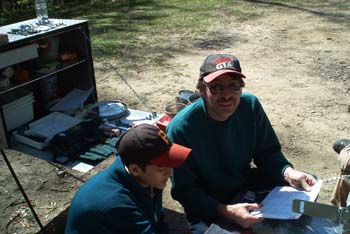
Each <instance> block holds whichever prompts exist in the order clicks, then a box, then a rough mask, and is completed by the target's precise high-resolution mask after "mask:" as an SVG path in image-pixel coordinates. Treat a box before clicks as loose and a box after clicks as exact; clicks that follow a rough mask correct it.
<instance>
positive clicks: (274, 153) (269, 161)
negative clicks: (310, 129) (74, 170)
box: [254, 99, 292, 179]
mask: <svg viewBox="0 0 350 234" xmlns="http://www.w3.org/2000/svg"><path fill="white" fill-rule="evenodd" d="M254 112H255V117H256V150H255V156H254V163H255V164H256V165H257V167H258V168H260V169H261V170H262V171H263V172H264V173H266V174H267V175H269V176H271V177H273V178H281V179H283V171H284V170H285V168H286V167H288V166H291V167H292V164H291V163H290V162H288V160H287V159H286V158H285V157H284V155H283V153H282V151H281V144H280V142H279V140H278V138H277V135H276V133H275V131H274V130H273V128H272V125H271V123H270V121H269V119H268V117H267V115H266V113H265V111H264V109H263V108H262V106H261V104H260V102H259V101H258V99H256V102H255V105H254Z"/></svg>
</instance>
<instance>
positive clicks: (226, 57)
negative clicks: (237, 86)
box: [199, 54, 245, 83]
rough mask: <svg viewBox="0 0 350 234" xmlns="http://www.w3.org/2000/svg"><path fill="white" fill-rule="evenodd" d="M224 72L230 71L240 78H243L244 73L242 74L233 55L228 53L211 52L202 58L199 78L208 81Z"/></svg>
mask: <svg viewBox="0 0 350 234" xmlns="http://www.w3.org/2000/svg"><path fill="white" fill-rule="evenodd" d="M225 73H232V74H235V75H237V76H238V77H240V78H245V75H243V74H242V69H241V66H240V63H239V61H238V59H237V58H236V57H235V56H233V55H230V54H212V55H209V56H208V57H207V58H206V59H205V60H204V62H203V64H202V66H201V68H200V72H199V79H200V80H201V79H202V80H204V81H205V82H206V83H209V82H211V81H213V80H215V78H217V77H219V76H221V75H222V74H225Z"/></svg>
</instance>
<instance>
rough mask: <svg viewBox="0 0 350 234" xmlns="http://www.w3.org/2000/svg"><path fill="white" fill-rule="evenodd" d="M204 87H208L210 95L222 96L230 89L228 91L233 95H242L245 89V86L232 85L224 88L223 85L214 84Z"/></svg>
mask: <svg viewBox="0 0 350 234" xmlns="http://www.w3.org/2000/svg"><path fill="white" fill-rule="evenodd" d="M204 86H205V87H207V88H208V89H209V91H210V93H211V94H213V95H217V94H222V93H223V92H224V90H225V88H228V90H229V91H230V92H231V93H234V94H239V93H241V91H242V88H243V87H244V84H237V83H232V84H230V85H228V86H224V85H221V84H213V85H209V84H204Z"/></svg>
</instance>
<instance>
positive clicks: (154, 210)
mask: <svg viewBox="0 0 350 234" xmlns="http://www.w3.org/2000/svg"><path fill="white" fill-rule="evenodd" d="M116 148H117V151H118V154H119V157H117V158H116V160H115V162H114V163H113V164H112V165H111V166H110V167H108V168H107V169H105V170H104V171H102V172H100V173H98V174H97V175H95V176H93V177H92V178H91V179H90V180H89V181H88V182H86V183H85V184H84V185H83V186H82V187H81V188H80V189H79V191H78V192H77V193H76V195H75V197H74V198H73V201H72V204H71V207H70V210H69V215H68V221H67V227H66V233H84V234H86V233H94V234H96V233H104V234H106V233H133V234H136V233H160V232H167V227H166V225H165V224H164V223H163V221H162V197H161V196H162V189H163V188H164V187H165V186H166V182H167V180H168V178H169V177H170V175H171V168H174V167H178V166H180V165H181V164H182V163H183V162H184V161H185V160H186V158H187V157H188V155H189V154H190V152H191V149H189V148H186V147H183V146H180V145H177V144H173V143H172V142H171V141H170V140H169V139H168V138H167V136H166V134H165V133H164V132H163V131H162V130H160V129H159V128H157V127H156V126H153V125H149V124H141V125H138V126H135V127H133V128H131V129H130V130H129V131H127V132H126V133H124V134H123V135H122V136H121V137H120V139H119V141H118V142H117V145H116Z"/></svg>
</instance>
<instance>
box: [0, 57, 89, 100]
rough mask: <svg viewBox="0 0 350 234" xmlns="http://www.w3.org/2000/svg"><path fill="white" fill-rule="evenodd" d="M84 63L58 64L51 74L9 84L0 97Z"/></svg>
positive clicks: (75, 61) (38, 75) (78, 61)
mask: <svg viewBox="0 0 350 234" xmlns="http://www.w3.org/2000/svg"><path fill="white" fill-rule="evenodd" d="M85 62H86V59H75V60H72V61H69V62H65V63H62V64H60V65H59V66H58V67H57V68H56V69H55V70H53V71H51V72H49V73H47V74H35V75H33V76H32V77H30V78H29V80H28V81H22V82H21V81H15V82H13V83H11V84H10V87H7V88H6V89H4V90H1V89H0V95H1V94H4V93H7V92H10V91H12V90H14V89H17V88H20V87H23V86H26V85H28V84H31V83H33V82H36V81H38V80H41V79H45V78H47V77H50V76H52V75H54V74H57V73H59V72H62V71H64V70H67V69H70V68H73V67H75V66H78V65H79V64H82V63H85Z"/></svg>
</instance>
